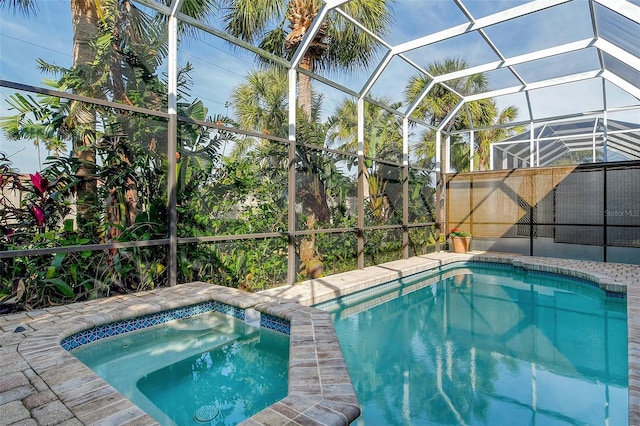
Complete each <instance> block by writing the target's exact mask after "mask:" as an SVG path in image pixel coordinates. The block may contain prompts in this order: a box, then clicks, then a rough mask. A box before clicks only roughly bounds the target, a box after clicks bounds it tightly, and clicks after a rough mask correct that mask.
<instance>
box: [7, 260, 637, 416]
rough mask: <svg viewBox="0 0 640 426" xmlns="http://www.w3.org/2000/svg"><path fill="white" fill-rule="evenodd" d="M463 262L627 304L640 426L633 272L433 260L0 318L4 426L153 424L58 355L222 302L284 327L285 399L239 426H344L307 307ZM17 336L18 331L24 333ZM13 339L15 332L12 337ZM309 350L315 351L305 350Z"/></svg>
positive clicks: (330, 341) (346, 408)
mask: <svg viewBox="0 0 640 426" xmlns="http://www.w3.org/2000/svg"><path fill="white" fill-rule="evenodd" d="M467 260H474V261H482V262H495V263H506V264H514V265H516V266H520V267H523V268H526V269H531V270H539V271H546V272H555V273H563V274H567V275H572V276H576V277H579V278H585V279H589V280H591V281H594V282H597V283H598V284H599V285H600V287H602V288H604V289H606V290H608V291H615V292H622V293H626V294H627V306H628V309H627V310H628V322H629V326H628V327H629V352H628V353H629V423H630V424H640V386H639V384H640V373H639V372H640V362H639V361H638V360H639V359H640V358H639V357H638V355H639V354H640V330H639V329H638V326H639V325H640V320H639V319H640V290H638V289H639V287H638V285H637V284H638V281H639V280H640V265H629V264H612V263H602V262H590V261H578V260H569V259H555V258H538V257H528V256H521V255H519V254H499V253H481V252H474V253H468V254H453V253H446V252H441V253H433V254H429V255H424V256H416V257H413V258H410V259H406V260H399V261H395V262H390V263H386V264H383V265H377V266H372V267H368V268H366V269H365V270H361V271H351V272H347V273H344V274H337V275H334V276H331V277H326V278H322V279H317V280H312V281H307V282H304V283H300V284H296V285H295V286H284V287H278V288H275V289H270V290H266V291H263V292H260V293H253V294H251V293H246V292H242V291H240V290H235V289H231V288H227V287H220V286H214V285H211V284H206V283H201V282H196V283H189V284H181V285H179V286H175V287H170V288H162V289H156V290H152V291H149V292H144V293H136V294H131V295H126V296H115V297H112V298H108V299H100V300H95V301H91V302H83V303H76V304H73V305H65V306H59V307H52V308H48V309H46V310H41V311H32V312H22V313H17V314H13V315H4V316H0V330H1V331H2V333H1V334H0V335H1V336H2V340H0V356H1V357H2V359H3V363H2V365H0V375H2V377H3V380H2V383H0V410H1V411H2V413H3V424H5V423H6V424H13V423H15V424H20V425H36V424H51V425H55V424H59V425H66V426H70V425H80V424H109V425H111V424H119V425H120V424H129V425H135V424H145V425H146V424H157V422H156V421H155V420H153V419H152V418H151V417H150V416H148V415H147V414H146V413H144V412H143V411H142V410H141V409H139V408H138V407H137V406H135V405H134V404H133V403H131V402H130V401H129V400H127V399H126V398H125V397H124V396H122V395H121V394H119V393H118V392H117V391H115V389H113V388H112V387H111V386H109V385H108V384H107V383H106V382H104V381H103V380H102V379H101V378H100V377H99V376H97V374H95V373H94V372H93V371H92V370H90V369H88V368H87V367H85V366H84V364H82V363H80V361H78V360H77V359H76V358H75V357H73V355H71V354H70V353H68V352H67V351H65V350H64V349H62V347H61V346H60V342H61V340H62V339H64V338H65V337H67V336H69V335H72V334H74V333H76V332H78V331H81V330H84V329H87V328H91V327H94V326H96V325H100V324H104V323H108V322H113V321H117V320H119V319H124V318H130V317H134V316H141V315H145V314H147V313H154V312H158V311H164V310H169V309H173V308H176V307H181V306H187V305H191V304H195V303H200V302H204V301H208V300H219V301H220V302H222V303H226V304H229V305H233V306H238V307H242V308H250V307H254V308H255V309H256V310H259V311H260V312H265V313H268V314H270V315H274V316H277V317H281V318H285V319H288V320H289V321H290V323H291V336H292V339H291V343H290V345H291V348H292V351H291V354H290V355H291V356H290V363H289V379H290V380H289V394H288V396H287V397H286V398H284V399H283V400H280V401H279V402H278V403H276V404H274V405H272V406H270V407H268V408H266V409H265V410H263V411H261V412H260V413H258V414H256V415H254V416H253V417H252V418H250V419H247V420H246V421H245V422H243V424H244V425H250V426H253V425H266V424H274V425H277V424H283V425H284V424H291V425H296V424H317V425H321V424H324V425H338V424H348V423H349V422H351V421H352V420H353V419H355V418H356V417H357V416H358V415H359V413H360V408H359V406H358V404H357V398H356V396H355V393H354V392H353V386H352V384H351V381H350V378H349V376H348V372H347V370H346V366H345V365H344V361H343V359H342V352H341V350H340V347H339V344H338V342H337V337H336V335H335V331H334V329H333V323H332V321H331V318H330V316H329V314H327V313H325V312H323V311H319V310H316V309H313V308H311V307H310V305H313V304H317V303H320V302H322V301H327V300H330V299H331V298H335V297H338V296H341V295H345V294H349V293H352V292H355V291H359V290H361V289H363V288H367V287H371V286H373V285H376V284H380V283H383V282H386V281H389V280H393V279H397V278H402V277H405V276H409V275H412V274H415V273H418V272H421V271H424V270H428V269H433V268H436V267H438V266H443V265H446V264H450V263H454V262H461V261H467ZM18 327H23V328H24V330H21V331H20V329H19V328H18ZM16 329H17V330H19V331H17V332H16V331H15V330H16ZM310 349H314V350H311V351H310Z"/></svg>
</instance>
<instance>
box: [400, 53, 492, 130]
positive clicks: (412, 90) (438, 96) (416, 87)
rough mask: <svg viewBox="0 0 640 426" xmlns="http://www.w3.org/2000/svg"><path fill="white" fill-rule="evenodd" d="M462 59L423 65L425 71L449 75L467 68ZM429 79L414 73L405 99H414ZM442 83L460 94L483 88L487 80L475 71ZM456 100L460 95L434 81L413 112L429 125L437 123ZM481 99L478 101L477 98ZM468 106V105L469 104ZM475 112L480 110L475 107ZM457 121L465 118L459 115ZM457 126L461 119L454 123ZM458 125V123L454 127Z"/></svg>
mask: <svg viewBox="0 0 640 426" xmlns="http://www.w3.org/2000/svg"><path fill="white" fill-rule="evenodd" d="M467 67H468V65H467V63H466V61H465V60H463V59H459V58H447V59H445V60H444V61H442V62H438V61H436V62H433V63H432V64H430V65H429V66H427V68H426V69H427V71H428V72H429V73H430V74H431V75H434V76H438V75H443V74H449V73H452V72H455V71H460V70H463V69H465V68H467ZM430 81H431V79H430V78H429V77H427V76H426V75H424V74H417V75H414V76H413V77H411V79H410V80H409V84H408V85H407V87H406V89H405V97H406V98H407V100H408V101H409V102H412V101H413V100H415V99H416V98H417V97H418V96H419V95H420V94H421V93H422V91H423V90H424V89H425V88H426V87H427V86H428V84H429V83H430ZM446 85H447V86H448V87H450V88H451V89H453V90H455V91H456V92H458V93H461V94H463V95H470V94H473V93H478V92H481V91H484V90H485V89H486V88H487V85H488V82H487V79H486V77H485V75H484V74H482V73H478V74H473V75H470V76H467V77H462V78H457V79H454V80H449V81H447V82H446ZM458 102H460V97H459V96H458V95H456V94H455V93H453V92H452V91H451V90H448V89H447V88H445V87H444V86H442V85H440V84H436V85H435V86H434V87H433V88H432V89H431V90H430V91H429V93H428V94H427V96H426V97H425V98H424V99H423V100H422V102H420V104H419V105H418V107H417V108H416V110H415V111H414V112H413V115H414V116H415V117H417V118H419V119H421V120H425V121H426V122H428V123H429V124H431V125H433V126H437V125H439V124H440V123H441V122H442V120H444V118H445V117H446V116H447V115H449V113H450V112H451V111H452V110H453V108H454V107H455V106H456V105H457V104H458ZM477 102H481V101H477ZM470 105H471V104H470ZM476 112H477V113H482V109H476ZM459 116H460V118H458V120H466V117H462V114H459ZM455 124H459V125H461V124H462V122H459V123H454V125H455ZM454 127H459V126H454Z"/></svg>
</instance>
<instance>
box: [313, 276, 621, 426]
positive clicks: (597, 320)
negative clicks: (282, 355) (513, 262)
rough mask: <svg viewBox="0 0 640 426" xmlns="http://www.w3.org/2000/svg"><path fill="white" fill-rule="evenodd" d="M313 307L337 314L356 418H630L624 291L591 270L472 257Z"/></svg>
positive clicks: (376, 421) (384, 421)
mask: <svg viewBox="0 0 640 426" xmlns="http://www.w3.org/2000/svg"><path fill="white" fill-rule="evenodd" d="M316 307H318V308H321V309H324V310H327V311H328V312H330V313H331V315H332V317H333V319H334V325H335V328H336V332H337V334H338V338H339V341H340V344H341V347H342V351H343V354H344V358H345V362H346V364H347V367H348V369H349V373H350V375H351V379H352V382H353V384H354V387H355V389H356V394H357V396H358V399H359V401H360V404H361V407H362V415H361V416H360V418H359V419H358V420H356V422H355V424H366V425H407V424H420V425H429V424H455V425H465V424H468V425H472V424H475V425H479V424H491V425H501V424H504V425H512V424H545V425H546V424H611V425H624V424H627V423H628V390H627V386H628V385H627V383H628V379H627V369H628V361H627V316H626V302H625V300H624V299H621V298H618V297H615V295H613V294H609V296H607V295H606V294H605V292H604V291H602V290H600V289H599V288H597V287H596V286H594V285H593V284H592V283H589V282H587V281H580V280H575V279H570V278H566V277H561V276H558V275H552V274H548V273H538V272H529V273H527V272H525V271H523V270H519V269H516V268H513V267H510V266H509V267H505V266H499V267H498V266H487V265H483V266H481V265H479V264H469V266H468V267H456V268H448V269H442V270H439V271H432V272H426V273H421V274H418V275H415V276H411V277H409V278H405V279H403V280H401V281H395V282H391V283H386V284H384V285H381V286H377V287H375V288H372V289H369V290H366V291H363V292H359V293H355V294H352V295H349V296H345V297H341V298H338V299H336V300H335V301H332V302H326V303H322V304H319V305H316Z"/></svg>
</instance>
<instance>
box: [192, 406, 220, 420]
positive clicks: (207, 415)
mask: <svg viewBox="0 0 640 426" xmlns="http://www.w3.org/2000/svg"><path fill="white" fill-rule="evenodd" d="M219 413H220V410H219V409H218V408H217V407H214V406H213V405H203V406H202V407H200V408H198V409H197V410H196V412H195V413H193V418H194V419H195V420H196V421H198V422H202V423H205V422H210V421H211V420H213V419H215V418H216V417H218V414H219Z"/></svg>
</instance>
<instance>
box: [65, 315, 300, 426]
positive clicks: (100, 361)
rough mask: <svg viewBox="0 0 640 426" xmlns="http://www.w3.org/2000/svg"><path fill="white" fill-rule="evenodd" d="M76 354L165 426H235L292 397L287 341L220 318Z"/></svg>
mask: <svg viewBox="0 0 640 426" xmlns="http://www.w3.org/2000/svg"><path fill="white" fill-rule="evenodd" d="M72 353H73V355H75V356H76V357H77V358H78V359H80V361H82V362H83V363H85V364H86V365H87V366H89V367H90V368H91V369H93V370H94V371H96V372H97V373H98V374H99V375H100V376H101V377H103V378H104V379H105V380H106V381H107V382H108V383H109V384H111V385H112V386H113V387H114V388H116V389H117V390H118V391H119V392H120V393H122V394H123V395H125V396H126V397H127V398H129V399H130V400H131V401H133V402H134V403H135V404H136V405H138V406H139V407H140V408H142V409H143V410H144V411H146V412H147V413H148V414H149V415H151V416H152V417H154V418H155V419H156V420H157V421H158V422H160V423H161V424H163V425H171V424H176V425H180V426H182V425H202V424H213V425H235V424H238V423H240V422H241V421H242V420H245V419H247V418H249V417H251V416H252V415H254V414H256V413H257V412H259V411H261V410H262V409H264V408H266V407H268V406H269V405H271V404H273V403H275V402H277V401H278V400H280V399H282V398H284V397H285V396H286V395H287V372H288V362H289V336H287V335H285V334H282V333H278V332H276V331H273V330H270V329H266V328H261V327H254V326H251V325H249V324H246V323H245V322H244V321H241V320H238V319H235V318H232V317H229V316H227V315H224V314H221V313H219V312H213V311H212V312H210V313H205V314H201V315H196V316H193V317H190V318H185V319H180V320H176V321H172V322H169V323H166V324H163V325H160V326H154V327H149V328H146V329H143V330H140V331H135V332H131V333H125V334H121V335H118V336H114V337H110V338H108V339H103V340H99V341H96V342H93V343H89V344H86V345H83V346H80V347H79V348H77V349H75V350H73V351H72Z"/></svg>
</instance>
